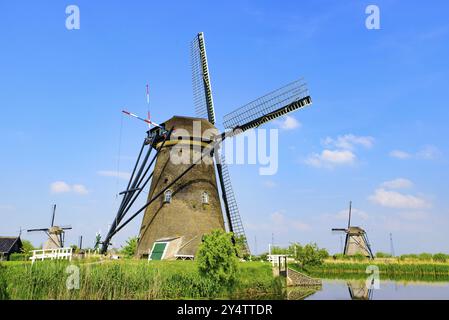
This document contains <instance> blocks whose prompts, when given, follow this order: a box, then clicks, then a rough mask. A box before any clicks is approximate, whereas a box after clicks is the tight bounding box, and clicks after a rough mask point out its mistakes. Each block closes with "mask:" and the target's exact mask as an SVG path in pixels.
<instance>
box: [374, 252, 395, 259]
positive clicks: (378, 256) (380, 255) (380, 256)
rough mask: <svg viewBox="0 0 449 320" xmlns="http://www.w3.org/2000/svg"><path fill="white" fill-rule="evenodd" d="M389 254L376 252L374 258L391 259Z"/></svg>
mask: <svg viewBox="0 0 449 320" xmlns="http://www.w3.org/2000/svg"><path fill="white" fill-rule="evenodd" d="M391 257H392V256H391V254H389V253H385V252H377V253H376V258H391Z"/></svg>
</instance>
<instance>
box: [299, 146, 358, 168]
mask: <svg viewBox="0 0 449 320" xmlns="http://www.w3.org/2000/svg"><path fill="white" fill-rule="evenodd" d="M355 160H356V155H355V154H354V153H353V152H352V151H349V150H327V149H326V150H323V151H322V152H321V154H317V153H315V154H312V155H310V156H309V157H308V158H307V159H306V160H305V163H306V164H308V165H310V166H313V167H328V168H332V167H334V166H336V165H348V164H353V163H354V161H355Z"/></svg>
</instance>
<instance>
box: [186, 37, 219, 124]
mask: <svg viewBox="0 0 449 320" xmlns="http://www.w3.org/2000/svg"><path fill="white" fill-rule="evenodd" d="M191 63H192V86H193V102H194V105H195V113H196V115H197V116H198V117H200V118H206V119H208V120H209V122H210V123H212V124H215V111H214V101H213V98H212V88H211V84H210V78H209V67H208V64H207V55H206V45H205V43H204V35H203V33H202V32H201V33H199V34H198V35H197V36H196V37H195V39H193V40H192V43H191Z"/></svg>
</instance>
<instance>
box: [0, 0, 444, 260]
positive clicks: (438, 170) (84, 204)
mask: <svg viewBox="0 0 449 320" xmlns="http://www.w3.org/2000/svg"><path fill="white" fill-rule="evenodd" d="M374 2H375V4H376V5H378V6H379V8H380V14H381V16H380V18H381V29H380V30H368V29H366V28H365V19H366V17H367V15H366V14H365V8H366V6H367V5H369V4H372V2H371V1H370V2H368V1H330V0H328V1H324V0H322V1H285V2H283V4H282V5H280V4H279V3H278V2H277V1H257V2H256V1H222V2H214V3H212V2H211V1H189V2H187V1H177V2H164V3H162V2H160V1H159V2H156V1H133V2H132V3H127V4H125V3H124V2H119V1H81V0H76V1H74V2H70V3H69V2H65V1H34V2H31V1H14V2H6V1H2V2H1V3H0V48H1V50H0V107H1V117H0V121H1V123H0V136H1V150H2V156H1V157H0V167H1V168H2V174H1V179H0V221H1V223H0V234H1V235H15V234H17V233H18V230H19V228H20V227H22V228H28V227H44V226H47V225H48V224H49V223H50V212H51V205H52V204H53V203H57V205H58V213H57V217H56V220H57V222H58V223H60V224H71V225H72V226H73V227H74V229H73V230H72V231H70V232H69V233H68V234H67V240H68V241H69V242H71V243H76V242H77V239H78V236H79V235H83V236H84V239H85V243H87V244H89V245H90V244H91V243H93V241H94V240H93V239H94V236H95V232H96V231H98V230H101V231H102V232H103V233H104V232H106V229H107V225H108V223H109V222H110V221H111V219H112V218H113V217H114V215H115V210H116V208H117V206H118V199H117V198H116V196H115V195H116V194H117V191H121V190H122V188H123V187H124V185H125V183H126V181H125V180H124V179H117V178H116V177H109V176H106V175H107V174H108V172H109V173H110V171H112V173H111V175H113V173H114V172H117V165H118V164H119V170H120V171H123V172H126V171H130V170H131V166H132V165H133V158H134V157H135V156H136V153H137V151H138V148H139V145H140V143H141V140H142V137H143V135H144V131H145V127H144V126H141V125H140V123H136V121H134V120H132V119H127V118H126V119H123V118H122V115H121V114H120V110H121V109H122V108H123V107H124V106H126V107H128V108H129V109H131V110H133V111H135V112H136V113H140V114H144V113H145V111H146V105H145V91H144V90H145V84H146V82H150V85H151V106H152V107H151V111H152V117H153V118H154V120H157V121H160V122H162V121H164V120H166V119H168V118H169V117H171V116H172V115H174V114H177V115H194V108H193V102H192V93H191V75H190V53H189V44H190V41H191V39H192V38H193V37H194V36H195V34H196V33H197V32H199V31H203V32H205V36H206V43H207V51H208V58H209V67H210V71H211V80H212V85H213V90H214V98H215V105H216V113H217V117H218V119H222V117H223V115H225V114H226V113H228V112H230V111H233V110H234V109H236V108H238V107H239V106H241V105H243V104H245V103H247V102H249V101H251V100H252V99H254V98H257V97H259V96H261V95H263V94H265V93H267V92H269V91H271V90H273V89H275V88H277V87H280V86H282V85H284V84H286V83H288V82H290V81H293V80H295V79H297V78H299V77H301V76H303V77H305V79H306V80H307V82H308V84H309V89H310V93H311V96H312V98H313V102H314V103H313V106H312V107H310V108H307V109H305V110H301V111H299V112H296V113H294V114H292V117H293V118H294V120H292V119H291V118H289V119H282V120H280V121H278V122H275V123H272V124H270V125H267V126H266V128H280V131H279V141H280V144H279V171H278V173H277V174H276V175H274V176H260V175H259V173H258V167H257V166H255V165H246V166H237V165H235V166H231V167H230V171H231V175H232V178H233V184H234V189H235V191H236V197H237V201H238V202H239V205H240V211H241V214H242V217H243V220H244V224H245V227H246V230H247V234H248V240H249V243H250V246H251V247H252V249H253V250H254V249H255V247H256V241H257V251H258V252H260V251H263V250H266V248H267V246H268V243H269V242H270V241H271V237H272V234H274V241H275V244H278V245H288V243H289V242H292V241H299V242H302V243H306V242H317V243H318V244H319V245H320V246H324V247H326V248H328V249H329V250H330V251H331V252H336V251H338V250H340V239H339V237H338V236H337V235H333V234H332V233H331V232H330V228H331V227H336V226H344V225H345V214H346V210H347V206H348V202H349V200H352V201H353V203H354V209H355V210H354V212H355V213H354V224H358V225H361V226H363V227H365V229H366V230H367V231H368V235H369V238H370V241H371V242H372V245H373V248H374V251H389V248H390V245H389V233H390V232H391V233H393V237H394V245H395V250H396V253H403V252H422V251H427V252H438V251H445V252H449V245H448V244H449V233H448V232H447V230H448V228H449V200H448V197H447V190H449V173H448V160H447V154H448V152H449V145H448V142H447V136H448V131H449V129H448V126H447V119H448V115H449V112H448V109H447V107H448V105H447V104H448V102H447V88H448V87H449V63H448V60H447V57H448V56H449V41H448V40H449V22H448V21H447V12H448V11H449V5H448V4H447V3H446V2H445V1H432V5H428V3H427V2H421V1H414V2H406V1H374ZM69 4H76V5H78V6H79V8H80V13H81V28H80V30H71V31H69V30H67V29H66V28H65V19H66V14H65V8H66V6H67V5H69ZM295 120H296V121H295ZM122 121H123V129H122V135H121V141H122V143H121V152H120V153H119V152H118V149H119V141H120V127H121V123H122ZM286 124H287V125H286ZM288 124H290V125H288ZM295 124H296V125H295ZM119 155H120V161H117V160H118V158H119ZM58 181H60V182H64V184H59V185H57V186H56V187H58V188H57V191H60V192H56V193H55V192H52V190H51V185H52V184H53V183H55V182H58ZM53 191H54V190H53ZM63 191H64V192H63ZM139 223H140V219H136V221H135V222H134V223H133V224H131V225H130V226H129V227H127V228H126V229H125V230H124V231H123V232H122V233H120V234H119V235H118V236H117V238H116V240H115V243H116V245H117V246H120V245H121V244H122V242H123V241H124V240H125V239H126V238H127V237H129V236H132V235H136V234H137V230H138V226H139ZM23 236H24V238H27V239H30V240H32V241H33V243H35V244H36V245H39V244H41V243H42V242H43V241H44V240H45V238H44V236H43V235H41V234H26V235H23Z"/></svg>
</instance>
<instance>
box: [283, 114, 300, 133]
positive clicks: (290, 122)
mask: <svg viewBox="0 0 449 320" xmlns="http://www.w3.org/2000/svg"><path fill="white" fill-rule="evenodd" d="M279 127H280V128H281V129H283V130H293V129H297V128H300V127H301V123H300V122H299V121H298V120H296V119H295V118H293V117H292V116H285V117H283V119H281V120H280V121H279Z"/></svg>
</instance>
